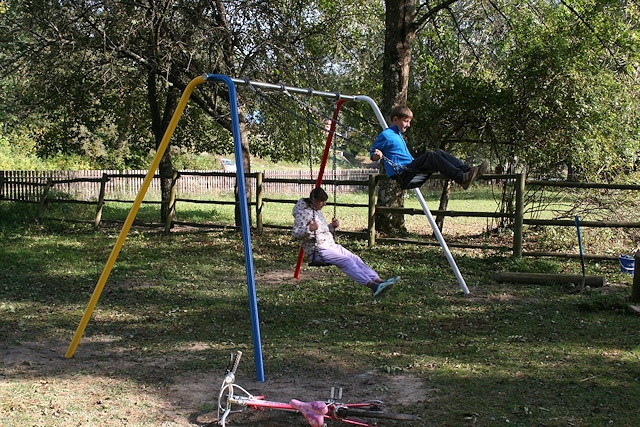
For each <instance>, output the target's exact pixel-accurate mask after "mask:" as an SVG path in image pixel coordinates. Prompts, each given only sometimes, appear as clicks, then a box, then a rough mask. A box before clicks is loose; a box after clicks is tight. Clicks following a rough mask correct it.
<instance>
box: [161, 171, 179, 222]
mask: <svg viewBox="0 0 640 427" xmlns="http://www.w3.org/2000/svg"><path fill="white" fill-rule="evenodd" d="M179 177H180V175H179V174H178V171H177V170H175V169H174V170H173V175H172V176H171V191H170V193H169V194H170V196H169V209H167V222H166V223H165V225H164V232H165V233H170V232H171V223H172V222H173V218H174V217H175V215H176V187H177V186H176V183H177V182H178V178H179Z"/></svg>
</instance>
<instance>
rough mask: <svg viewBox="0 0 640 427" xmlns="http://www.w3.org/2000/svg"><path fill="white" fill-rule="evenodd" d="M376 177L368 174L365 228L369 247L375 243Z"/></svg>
mask: <svg viewBox="0 0 640 427" xmlns="http://www.w3.org/2000/svg"><path fill="white" fill-rule="evenodd" d="M376 177H377V175H373V174H371V175H369V187H368V190H369V191H368V193H369V208H368V218H367V230H368V231H369V238H368V241H369V242H368V244H369V248H372V247H373V246H374V245H375V244H376V195H377V187H376Z"/></svg>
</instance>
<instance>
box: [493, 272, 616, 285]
mask: <svg viewBox="0 0 640 427" xmlns="http://www.w3.org/2000/svg"><path fill="white" fill-rule="evenodd" d="M494 279H496V280H497V281H498V282H509V283H530V284H541V285H548V284H562V283H575V284H581V283H582V275H581V274H550V273H519V272H510V271H503V272H498V273H496V274H495V275H494ZM605 283H606V279H605V276H585V281H584V284H585V285H588V286H593V287H602V286H604V285H605Z"/></svg>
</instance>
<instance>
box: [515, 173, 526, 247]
mask: <svg viewBox="0 0 640 427" xmlns="http://www.w3.org/2000/svg"><path fill="white" fill-rule="evenodd" d="M525 182H526V173H524V172H523V173H521V174H520V175H519V176H518V178H516V182H515V185H516V188H515V190H516V206H515V210H516V212H515V214H516V218H515V221H514V224H513V256H515V257H517V258H521V257H522V229H523V224H524V192H525Z"/></svg>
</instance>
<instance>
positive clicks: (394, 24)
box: [376, 0, 416, 233]
mask: <svg viewBox="0 0 640 427" xmlns="http://www.w3.org/2000/svg"><path fill="white" fill-rule="evenodd" d="M385 6H386V14H385V43H384V59H383V62H384V63H383V71H382V77H383V79H382V81H383V83H382V103H381V109H382V111H383V113H385V114H386V113H388V112H389V111H390V110H391V107H393V106H394V105H396V104H406V102H407V93H408V90H409V71H410V64H411V44H412V42H413V38H414V36H415V29H414V26H413V23H414V20H415V15H416V0H385ZM381 169H383V168H381ZM403 196H404V191H403V190H402V188H400V186H399V185H397V184H396V183H395V181H391V180H381V181H380V191H379V194H378V204H380V205H381V206H394V207H402V206H404V197H403ZM376 228H377V230H378V231H380V232H386V233H388V232H391V231H400V232H404V231H406V228H405V222H404V215H402V214H388V215H380V216H379V217H378V218H377V219H376Z"/></svg>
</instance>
